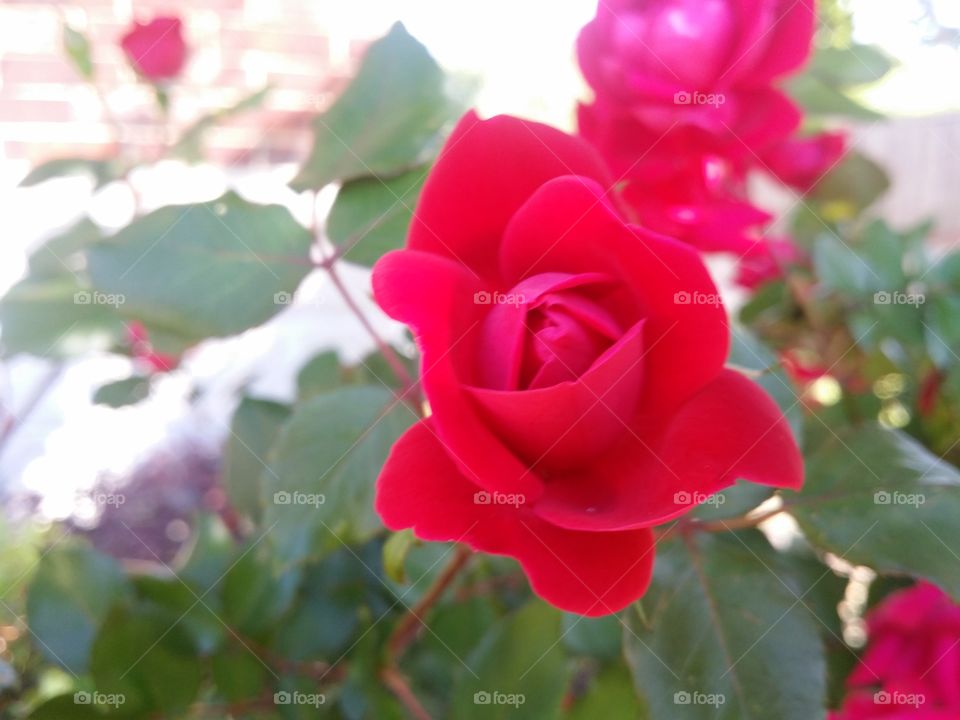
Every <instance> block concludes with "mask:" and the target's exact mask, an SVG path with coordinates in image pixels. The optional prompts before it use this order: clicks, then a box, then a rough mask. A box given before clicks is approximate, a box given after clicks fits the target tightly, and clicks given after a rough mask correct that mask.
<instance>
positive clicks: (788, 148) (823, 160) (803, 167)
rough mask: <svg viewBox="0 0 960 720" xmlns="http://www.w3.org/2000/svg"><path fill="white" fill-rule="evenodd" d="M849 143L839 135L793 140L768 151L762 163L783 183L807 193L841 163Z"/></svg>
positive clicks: (830, 133)
mask: <svg viewBox="0 0 960 720" xmlns="http://www.w3.org/2000/svg"><path fill="white" fill-rule="evenodd" d="M846 144H847V143H846V135H844V134H843V133H838V132H824V133H820V134H818V135H811V136H809V137H804V138H794V139H790V140H787V141H785V142H783V143H780V144H779V145H776V146H774V147H773V148H771V149H770V150H769V151H767V153H766V155H765V157H764V160H763V164H764V166H765V167H766V168H767V170H769V171H770V172H771V173H772V174H773V175H775V176H776V177H777V179H779V180H780V182H782V183H784V184H785V185H790V186H792V187H795V188H796V189H797V190H800V191H802V192H807V191H809V190H811V189H812V188H813V187H814V186H815V185H816V184H817V183H818V182H820V180H822V179H823V177H824V176H825V175H826V174H827V173H829V172H830V170H832V169H833V168H834V167H835V166H836V165H837V164H838V163H839V162H840V159H841V158H842V157H843V154H844V152H845V151H846Z"/></svg>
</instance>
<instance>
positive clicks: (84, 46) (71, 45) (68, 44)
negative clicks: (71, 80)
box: [63, 23, 93, 80]
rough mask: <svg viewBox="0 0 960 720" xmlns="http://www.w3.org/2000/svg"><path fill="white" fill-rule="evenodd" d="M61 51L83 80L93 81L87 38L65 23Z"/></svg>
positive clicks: (91, 61)
mask: <svg viewBox="0 0 960 720" xmlns="http://www.w3.org/2000/svg"><path fill="white" fill-rule="evenodd" d="M63 49H64V51H65V52H66V54H67V57H68V58H70V62H72V63H73V66H74V67H75V68H76V69H77V72H79V73H80V74H81V75H82V76H83V78H84V79H85V80H93V59H92V57H91V54H90V41H89V40H87V36H86V35H84V34H83V33H82V32H80V31H79V30H77V29H76V28H73V27H71V26H70V25H68V24H67V23H64V24H63Z"/></svg>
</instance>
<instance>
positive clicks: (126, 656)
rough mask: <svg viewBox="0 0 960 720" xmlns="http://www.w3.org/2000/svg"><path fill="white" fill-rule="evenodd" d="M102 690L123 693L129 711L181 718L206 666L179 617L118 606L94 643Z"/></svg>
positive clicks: (96, 673)
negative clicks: (158, 711) (157, 713)
mask: <svg viewBox="0 0 960 720" xmlns="http://www.w3.org/2000/svg"><path fill="white" fill-rule="evenodd" d="M91 669H92V671H93V677H94V680H95V681H96V684H97V690H98V691H101V692H104V693H111V694H116V695H122V696H123V697H124V710H126V711H129V712H138V713H140V714H139V715H138V717H146V716H148V715H149V714H150V711H151V710H153V709H155V708H157V709H161V710H163V711H166V715H167V716H170V715H173V716H176V713H177V712H178V711H182V710H184V709H185V708H186V707H187V706H188V705H189V704H190V703H191V702H192V701H193V700H194V698H195V697H196V696H197V692H198V691H199V688H200V680H201V677H202V673H203V667H202V665H201V663H200V660H199V658H198V657H197V655H196V648H195V647H194V645H193V642H192V638H191V636H190V634H189V633H188V632H187V631H186V629H185V627H184V626H183V625H181V624H180V621H179V619H178V618H177V617H176V616H175V615H171V614H168V613H166V612H161V611H158V610H155V609H147V608H136V609H130V608H124V607H117V608H115V609H114V610H113V611H111V613H110V614H109V615H108V616H107V618H106V620H105V622H104V626H103V629H102V630H101V632H100V634H99V635H98V636H97V639H96V642H95V643H94V645H93V651H92V658H91Z"/></svg>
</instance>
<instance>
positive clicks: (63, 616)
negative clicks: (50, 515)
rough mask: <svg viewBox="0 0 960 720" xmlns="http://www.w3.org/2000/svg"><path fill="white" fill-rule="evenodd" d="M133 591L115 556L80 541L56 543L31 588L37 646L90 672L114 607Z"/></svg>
mask: <svg viewBox="0 0 960 720" xmlns="http://www.w3.org/2000/svg"><path fill="white" fill-rule="evenodd" d="M128 589H129V588H128V586H127V581H126V579H125V577H124V575H123V571H122V570H121V569H120V566H119V564H117V562H116V561H115V560H114V559H113V558H111V557H108V556H106V555H103V554H101V553H99V552H97V551H96V550H94V549H92V548H90V547H88V546H86V545H83V544H79V543H72V542H64V544H62V545H59V546H56V547H54V548H53V549H51V550H50V551H49V552H47V553H46V554H45V555H43V557H42V558H41V560H40V562H39V564H38V565H37V570H36V574H35V575H34V577H33V580H32V582H31V583H30V586H29V589H28V591H27V619H28V621H29V623H30V629H31V631H32V633H33V636H34V638H35V639H36V643H37V648H38V649H39V650H40V652H41V653H43V655H44V656H45V657H46V658H47V659H48V660H50V661H51V662H53V663H56V664H59V665H61V666H62V667H64V668H66V669H67V670H69V671H70V672H72V673H77V674H79V673H82V672H85V671H86V669H87V667H88V663H89V654H90V648H91V645H92V643H93V640H94V637H95V636H96V634H97V632H98V630H99V629H100V627H101V626H102V624H103V622H104V619H105V617H106V614H107V612H108V611H109V609H110V605H111V604H112V603H113V602H114V601H115V600H116V599H117V598H118V597H121V595H122V594H125V593H126V592H127V591H128Z"/></svg>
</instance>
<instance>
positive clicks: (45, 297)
mask: <svg viewBox="0 0 960 720" xmlns="http://www.w3.org/2000/svg"><path fill="white" fill-rule="evenodd" d="M101 239H102V234H101V232H100V229H99V228H98V227H97V226H96V225H94V224H93V223H92V222H91V221H90V220H89V219H87V218H84V219H82V220H80V221H79V222H77V223H76V224H74V225H72V226H70V227H69V228H67V229H66V230H64V231H63V232H61V233H59V234H58V235H55V236H53V237H52V238H50V239H49V240H47V241H45V242H44V243H43V244H41V245H40V246H39V247H38V248H36V249H35V250H34V251H33V252H32V253H31V254H30V256H29V257H28V258H27V265H28V268H29V274H28V275H27V277H25V278H24V279H23V280H21V281H20V282H18V283H17V284H16V285H14V286H13V287H12V288H11V289H10V290H9V291H8V292H7V294H6V295H5V296H4V297H3V298H2V299H0V325H2V326H3V337H2V342H3V348H4V352H5V353H6V354H7V355H15V354H17V353H29V354H32V355H40V356H53V357H63V356H71V355H77V354H81V353H84V352H88V351H91V350H107V349H109V348H110V347H111V346H112V345H113V344H114V343H115V342H117V341H118V340H119V339H120V338H121V337H122V335H123V331H124V327H123V322H122V320H121V318H120V315H119V312H118V307H119V302H118V301H119V298H111V297H108V296H105V295H103V294H102V293H101V294H95V293H93V292H91V290H90V284H89V280H88V278H87V277H86V272H85V259H84V256H83V251H84V250H85V249H86V248H88V247H90V246H92V245H94V244H96V243H97V242H99V241H100V240H101Z"/></svg>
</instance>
